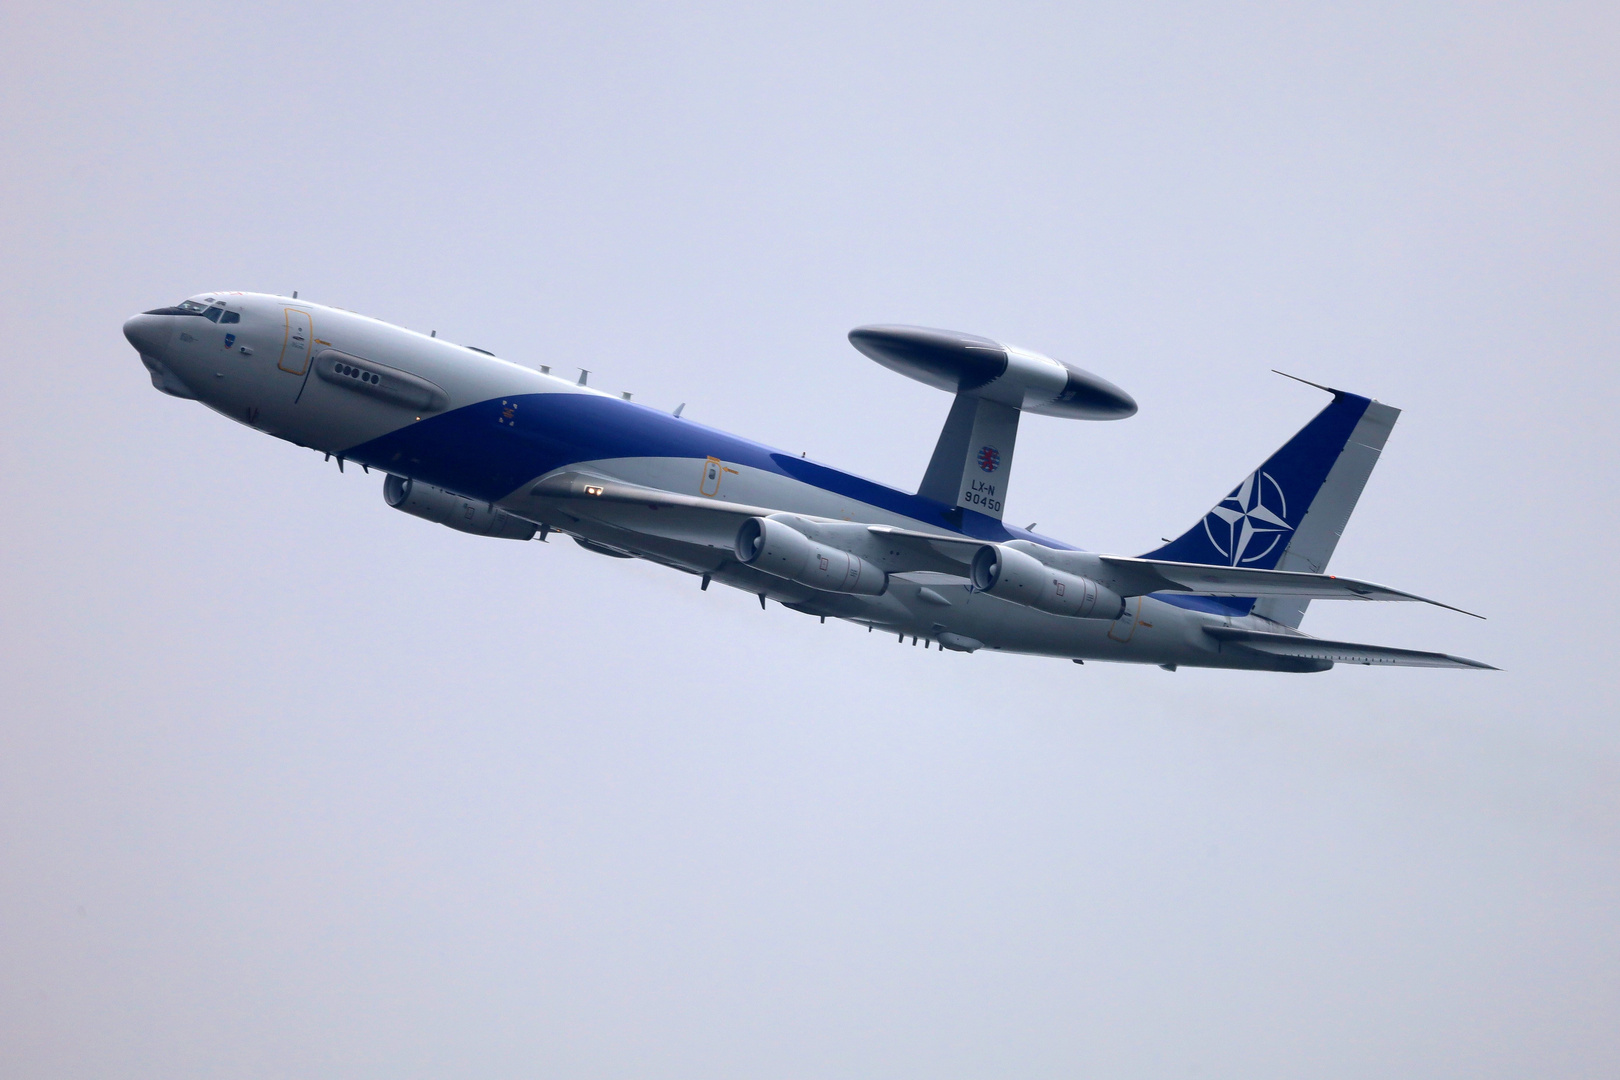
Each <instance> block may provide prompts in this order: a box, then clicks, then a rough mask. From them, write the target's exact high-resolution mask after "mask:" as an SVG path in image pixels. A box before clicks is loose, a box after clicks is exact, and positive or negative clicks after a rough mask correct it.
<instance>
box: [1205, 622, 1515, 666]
mask: <svg viewBox="0 0 1620 1080" xmlns="http://www.w3.org/2000/svg"><path fill="white" fill-rule="evenodd" d="M1204 633H1206V634H1208V635H1209V636H1210V637H1213V638H1217V639H1219V640H1220V642H1221V643H1222V644H1223V645H1235V646H1237V647H1239V648H1243V649H1251V650H1253V651H1254V652H1261V653H1266V654H1268V655H1271V656H1298V657H1303V658H1305V659H1309V660H1331V661H1333V662H1334V663H1336V664H1369V665H1370V664H1384V665H1388V666H1391V667H1428V668H1474V669H1478V670H1483V671H1498V670H1500V669H1499V668H1494V667H1492V666H1491V665H1490V664H1482V663H1480V662H1479V661H1478V660H1468V659H1465V658H1463V657H1461V656H1452V655H1450V654H1449V653H1437V652H1418V651H1416V650H1414V649H1392V648H1390V647H1389V646H1387V645H1358V644H1355V643H1354V642H1349V641H1323V640H1322V639H1320V638H1313V637H1306V636H1304V635H1303V634H1268V633H1266V632H1264V631H1261V630H1238V629H1236V628H1235V627H1230V626H1206V627H1204Z"/></svg>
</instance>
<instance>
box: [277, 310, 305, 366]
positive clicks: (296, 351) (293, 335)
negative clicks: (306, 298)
mask: <svg viewBox="0 0 1620 1080" xmlns="http://www.w3.org/2000/svg"><path fill="white" fill-rule="evenodd" d="M282 310H283V312H284V313H285V319H286V330H285V333H284V334H283V336H282V339H281V358H280V359H279V360H277V361H276V367H278V368H280V369H281V370H282V371H285V372H286V373H287V374H289V375H302V374H304V373H305V372H306V371H308V370H309V343H310V341H311V340H312V339H313V338H314V336H315V333H314V327H313V326H312V325H311V320H310V316H309V312H307V311H303V310H301V309H299V308H283V309H282ZM289 361H290V362H291V363H292V364H296V365H297V366H296V367H293V366H290V365H289Z"/></svg>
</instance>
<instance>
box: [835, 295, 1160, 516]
mask: <svg viewBox="0 0 1620 1080" xmlns="http://www.w3.org/2000/svg"><path fill="white" fill-rule="evenodd" d="M849 341H850V344H852V345H854V346H855V348H857V349H859V350H860V351H861V352H862V353H863V354H864V355H866V356H868V357H870V358H871V359H873V360H876V361H877V362H878V363H880V364H882V365H883V366H884V367H886V368H889V369H890V370H891V371H898V372H899V373H900V374H902V375H905V376H907V377H909V378H913V379H916V380H917V381H918V382H922V383H927V384H928V385H929V386H932V387H935V388H936V389H939V390H949V391H951V392H952V393H954V394H955V395H956V400H955V401H954V402H952V404H951V411H950V414H949V415H948V416H947V417H946V419H945V426H944V427H943V428H942V429H941V430H940V433H939V441H938V442H937V443H936V444H935V446H934V456H933V457H932V458H931V459H930V460H929V462H928V471H927V472H926V473H924V474H923V482H922V486H921V487H919V488H918V489H917V494H919V495H921V496H923V497H924V498H927V499H933V500H934V501H936V502H941V503H944V504H945V505H947V506H951V507H955V508H958V509H962V510H973V511H976V512H978V513H981V514H984V515H986V516H988V517H993V518H996V519H998V520H999V519H1000V517H1001V515H1002V512H1003V510H1004V509H1005V506H1006V495H1007V483H1008V480H1009V478H1010V477H1011V475H1012V459H1013V449H1014V446H1015V444H1016V443H1017V440H1018V418H1019V414H1020V413H1022V412H1035V413H1042V414H1044V415H1047V416H1062V417H1066V418H1069V419H1074V420H1121V419H1124V418H1125V417H1127V416H1131V415H1132V414H1134V413H1135V412H1136V402H1135V400H1133V399H1132V398H1131V396H1130V395H1129V394H1127V393H1126V392H1125V391H1123V390H1121V389H1120V388H1119V387H1117V386H1115V385H1114V384H1113V383H1111V382H1109V381H1108V380H1106V379H1102V378H1099V377H1097V376H1096V375H1093V374H1091V373H1090V372H1089V371H1082V370H1081V369H1080V368H1077V367H1074V366H1072V365H1069V364H1065V363H1063V362H1062V361H1059V360H1054V359H1052V358H1051V357H1049V356H1043V355H1042V354H1040V353H1037V352H1032V351H1030V350H1028V349H1021V348H1018V347H1017V346H1015V345H1006V344H1003V343H1002V342H998V341H992V340H991V339H990V338H986V337H979V336H978V335H976V334H963V333H959V332H957V331H954V330H934V329H930V328H928V327H922V326H861V327H857V328H855V329H854V330H851V331H850V332H849Z"/></svg>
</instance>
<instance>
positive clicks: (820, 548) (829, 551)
mask: <svg viewBox="0 0 1620 1080" xmlns="http://www.w3.org/2000/svg"><path fill="white" fill-rule="evenodd" d="M736 550H737V560H738V561H739V562H741V563H742V564H743V565H745V566H752V567H753V568H754V569H755V570H762V571H764V572H765V573H767V574H770V575H771V576H773V577H779V578H786V579H787V580H789V581H796V582H798V583H799V584H800V585H808V586H810V587H811V588H812V589H820V590H822V591H823V592H838V593H859V594H860V595H862V596H879V595H881V594H882V592H883V590H884V589H886V588H888V587H889V579H888V575H886V574H885V573H884V572H883V571H882V570H879V569H878V568H877V567H876V566H873V565H872V564H871V563H869V562H867V561H866V560H865V559H863V558H861V557H860V556H859V555H851V554H850V553H849V552H847V551H840V550H839V549H838V548H835V547H828V546H827V545H826V544H821V543H817V542H816V541H814V540H812V539H810V538H809V537H808V536H806V535H804V533H802V532H800V531H799V530H798V529H795V528H793V527H792V526H791V525H786V524H783V523H782V522H780V521H774V520H772V519H771V518H763V517H756V518H749V519H748V520H747V521H745V522H743V523H742V528H740V529H738V530H737V544H736Z"/></svg>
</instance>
